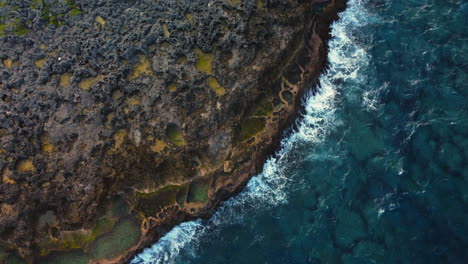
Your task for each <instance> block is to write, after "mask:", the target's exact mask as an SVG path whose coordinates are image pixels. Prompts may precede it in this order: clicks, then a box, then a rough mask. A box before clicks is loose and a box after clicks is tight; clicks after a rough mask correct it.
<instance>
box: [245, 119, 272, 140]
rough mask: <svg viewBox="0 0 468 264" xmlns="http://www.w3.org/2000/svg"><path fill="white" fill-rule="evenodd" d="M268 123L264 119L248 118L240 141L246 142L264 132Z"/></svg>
mask: <svg viewBox="0 0 468 264" xmlns="http://www.w3.org/2000/svg"><path fill="white" fill-rule="evenodd" d="M265 125H266V121H265V119H264V118H248V119H246V120H245V121H244V122H243V124H242V130H241V133H240V140H241V141H245V140H248V139H250V138H251V137H253V136H255V135H256V134H258V133H260V132H262V131H263V130H264V129H265Z"/></svg>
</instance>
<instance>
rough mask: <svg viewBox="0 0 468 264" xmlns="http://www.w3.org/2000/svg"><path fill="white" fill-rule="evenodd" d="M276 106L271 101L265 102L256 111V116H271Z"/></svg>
mask: <svg viewBox="0 0 468 264" xmlns="http://www.w3.org/2000/svg"><path fill="white" fill-rule="evenodd" d="M273 110H274V107H273V104H272V103H271V102H268V103H265V104H263V105H261V106H260V107H259V109H257V112H255V116H259V117H266V116H269V115H270V114H271V113H273Z"/></svg>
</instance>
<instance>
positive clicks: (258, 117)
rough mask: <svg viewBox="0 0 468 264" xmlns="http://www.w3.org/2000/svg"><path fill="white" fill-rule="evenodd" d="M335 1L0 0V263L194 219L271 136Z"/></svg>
mask: <svg viewBox="0 0 468 264" xmlns="http://www.w3.org/2000/svg"><path fill="white" fill-rule="evenodd" d="M342 8H344V1H338V0H337V1H301V0H214V1H208V0H196V1H173V0H159V1H150V0H132V1H120V0H111V1H108V0H106V1H104V0H99V1H94V0H82V1H79V0H76V1H74V0H26V1H19V3H13V2H7V3H5V4H2V3H0V10H1V12H0V18H1V24H0V59H1V62H2V63H0V75H1V77H0V78H1V79H0V173H1V181H0V209H1V215H0V263H2V261H5V260H6V259H7V258H10V259H11V258H16V257H17V256H19V257H21V258H24V259H25V260H26V261H27V262H37V261H45V263H53V262H54V261H55V260H56V259H62V260H63V259H64V258H65V259H67V258H68V259H74V261H75V262H77V263H78V262H80V261H81V262H83V263H86V262H88V261H91V262H95V263H116V262H125V261H128V259H129V258H130V257H131V256H132V255H133V254H134V253H135V252H136V251H138V250H141V248H142V247H144V246H146V245H148V243H151V242H154V241H155V240H156V239H157V238H158V237H159V236H161V235H162V234H163V233H164V232H166V231H167V230H168V229H169V228H171V227H172V226H173V225H174V224H176V223H179V222H181V221H185V220H189V219H194V218H197V217H207V216H209V215H210V213H211V212H212V210H213V209H215V208H216V207H217V206H218V205H219V203H220V202H222V201H223V200H225V199H227V198H228V197H230V196H232V195H233V194H235V193H237V192H239V191H240V190H241V188H242V187H243V186H244V184H245V183H246V181H247V180H248V179H249V178H250V177H251V176H252V175H254V174H256V173H258V171H259V170H260V169H261V166H262V165H263V162H264V159H265V157H266V156H267V155H268V154H271V153H272V152H273V151H274V149H275V148H276V146H277V145H278V141H279V137H280V136H281V132H282V131H283V129H284V128H285V127H287V126H288V125H289V124H291V121H292V120H293V119H294V117H295V116H296V115H297V113H298V111H299V110H300V98H301V95H302V94H303V93H304V91H305V89H306V88H309V87H311V83H312V82H313V81H315V79H316V77H317V76H318V74H319V72H320V70H321V69H322V67H323V65H324V63H325V57H326V56H325V54H326V40H327V38H328V37H329V36H328V30H329V24H330V23H331V21H333V20H334V19H336V16H337V12H338V11H339V10H340V9H342ZM122 237H124V238H125V239H121V238H122ZM119 239H121V242H122V243H120V244H118V245H114V244H112V243H115V241H116V240H119ZM109 245H111V246H109ZM109 248H111V249H109ZM81 262H80V263H81Z"/></svg>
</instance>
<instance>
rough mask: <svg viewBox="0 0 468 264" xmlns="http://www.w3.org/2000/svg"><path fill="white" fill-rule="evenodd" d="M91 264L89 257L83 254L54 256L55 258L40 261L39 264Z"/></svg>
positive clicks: (74, 253)
mask: <svg viewBox="0 0 468 264" xmlns="http://www.w3.org/2000/svg"><path fill="white" fill-rule="evenodd" d="M87 263H89V257H87V256H86V255H85V254H84V253H83V252H67V253H61V254H54V255H53V256H50V257H47V258H45V259H43V260H40V261H39V262H38V264H87Z"/></svg>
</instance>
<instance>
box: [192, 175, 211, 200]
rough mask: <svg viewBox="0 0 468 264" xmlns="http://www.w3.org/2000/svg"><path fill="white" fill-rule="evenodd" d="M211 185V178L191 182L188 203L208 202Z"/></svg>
mask: <svg viewBox="0 0 468 264" xmlns="http://www.w3.org/2000/svg"><path fill="white" fill-rule="evenodd" d="M209 187H210V180H209V179H203V180H196V181H193V182H192V183H190V187H189V191H188V194H187V202H188V203H206V202H207V201H208V189H209Z"/></svg>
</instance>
